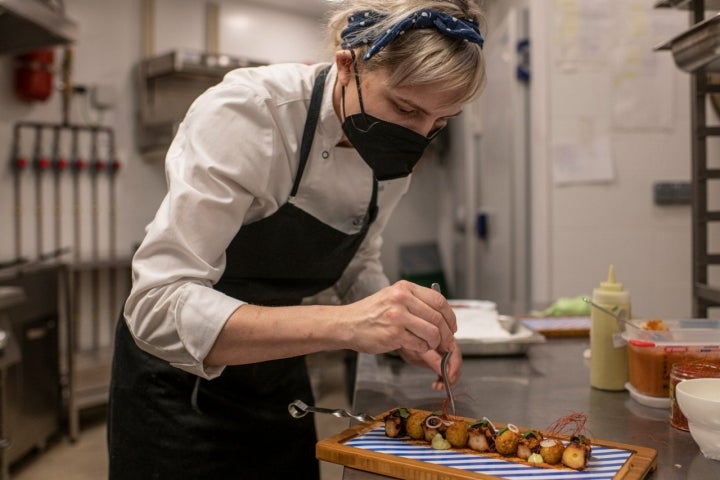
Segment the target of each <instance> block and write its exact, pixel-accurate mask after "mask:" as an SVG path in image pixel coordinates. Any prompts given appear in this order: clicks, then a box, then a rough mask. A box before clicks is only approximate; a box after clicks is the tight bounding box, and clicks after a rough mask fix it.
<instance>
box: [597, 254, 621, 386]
mask: <svg viewBox="0 0 720 480" xmlns="http://www.w3.org/2000/svg"><path fill="white" fill-rule="evenodd" d="M592 301H593V303H594V304H595V305H597V306H599V307H602V308H603V309H604V310H607V311H608V312H610V313H612V314H613V315H614V316H613V315H610V314H609V313H607V312H604V311H603V310H601V309H600V308H597V307H596V306H592V310H591V313H590V319H591V327H590V385H591V386H592V387H594V388H598V389H600V390H624V389H625V383H626V382H627V381H628V353H627V345H626V344H625V342H624V340H623V339H622V338H620V335H621V333H622V331H623V330H624V324H623V323H622V322H619V321H618V320H617V318H616V317H620V318H622V319H624V320H629V319H630V293H629V292H628V291H627V290H623V285H622V283H619V282H616V281H615V266H614V265H610V269H609V271H608V279H607V281H606V282H602V283H600V286H599V287H597V288H595V289H594V290H593V297H592Z"/></svg>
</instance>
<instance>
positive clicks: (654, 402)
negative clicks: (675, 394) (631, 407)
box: [625, 382, 670, 408]
mask: <svg viewBox="0 0 720 480" xmlns="http://www.w3.org/2000/svg"><path fill="white" fill-rule="evenodd" d="M625 389H626V390H627V391H628V392H630V397H631V398H632V399H633V400H635V401H636V402H638V403H639V404H641V405H645V406H646V407H652V408H670V398H669V397H652V396H650V395H645V394H642V393H640V392H638V391H637V390H636V389H635V387H633V386H632V385H631V384H630V382H627V383H626V384H625Z"/></svg>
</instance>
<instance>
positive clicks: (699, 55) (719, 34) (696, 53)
mask: <svg viewBox="0 0 720 480" xmlns="http://www.w3.org/2000/svg"><path fill="white" fill-rule="evenodd" d="M655 50H671V51H672V54H673V58H674V60H675V64H676V65H677V66H678V68H680V69H682V70H684V71H686V72H691V73H692V72H695V71H696V70H698V69H700V68H703V67H705V71H706V72H720V13H718V14H716V15H714V16H712V17H710V18H708V19H707V20H704V21H702V22H700V23H698V24H696V25H694V26H692V27H691V28H690V29H689V30H687V31H685V32H683V33H681V34H680V35H678V36H676V37H675V38H673V39H672V40H669V41H667V42H665V43H663V44H661V45H658V46H657V47H655Z"/></svg>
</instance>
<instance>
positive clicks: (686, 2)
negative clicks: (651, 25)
mask: <svg viewBox="0 0 720 480" xmlns="http://www.w3.org/2000/svg"><path fill="white" fill-rule="evenodd" d="M692 3H693V2H692V0H657V1H656V2H655V5H654V7H655V8H681V9H685V10H690V9H692ZM718 9H720V1H719V0H705V10H718Z"/></svg>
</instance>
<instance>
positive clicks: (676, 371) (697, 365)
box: [670, 362, 720, 431]
mask: <svg viewBox="0 0 720 480" xmlns="http://www.w3.org/2000/svg"><path fill="white" fill-rule="evenodd" d="M691 378H720V365H718V364H716V363H708V362H679V363H675V364H674V365H673V366H672V369H671V370H670V425H672V426H673V427H675V428H677V429H679V430H685V431H687V430H689V429H688V422H687V418H685V415H684V414H683V413H682V411H681V410H680V406H679V405H678V403H677V398H676V397H675V386H676V385H677V384H678V383H680V382H682V381H683V380H689V379H691Z"/></svg>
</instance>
